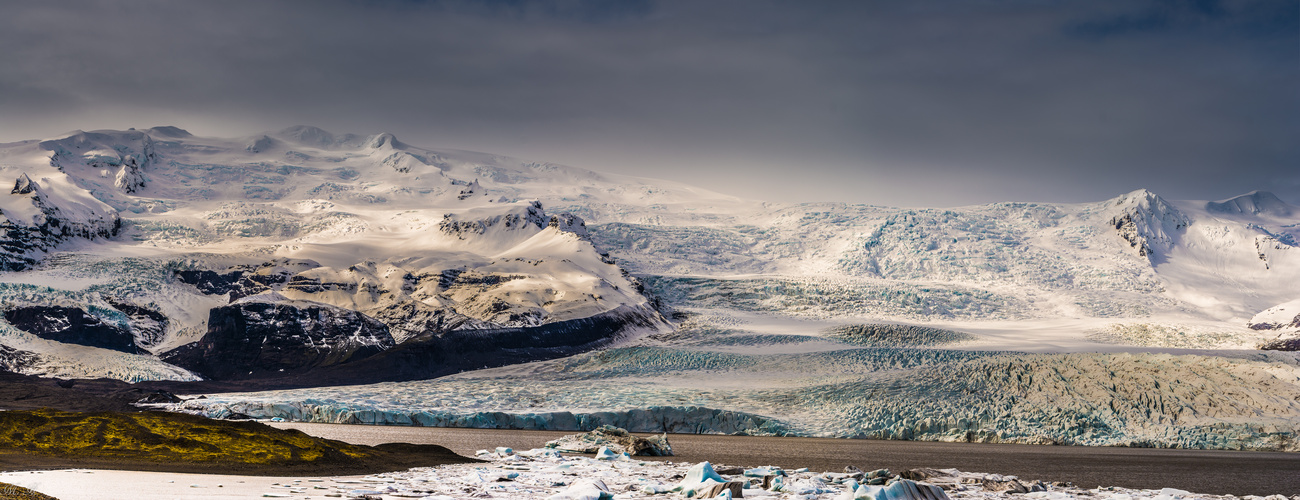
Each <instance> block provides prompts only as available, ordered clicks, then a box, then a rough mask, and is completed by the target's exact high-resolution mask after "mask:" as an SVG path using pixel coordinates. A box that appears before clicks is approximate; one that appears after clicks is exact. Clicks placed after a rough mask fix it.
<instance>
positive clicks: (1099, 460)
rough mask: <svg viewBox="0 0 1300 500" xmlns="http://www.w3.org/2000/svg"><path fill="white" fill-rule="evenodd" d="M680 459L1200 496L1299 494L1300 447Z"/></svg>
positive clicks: (741, 448) (851, 443)
mask: <svg viewBox="0 0 1300 500" xmlns="http://www.w3.org/2000/svg"><path fill="white" fill-rule="evenodd" d="M274 425H275V426H276V427H284V428H293V429H301V430H302V431H304V432H306V433H308V434H312V435H315V436H321V437H325V438H329V439H338V440H340V441H346V442H349V443H356V444H369V445H374V444H380V443H391V442H406V443H417V444H438V445H442V446H446V447H447V448H450V449H452V450H453V451H455V452H457V453H460V454H462V455H467V456H473V454H474V451H475V450H480V449H490V448H495V447H497V446H509V447H511V448H515V449H529V448H539V447H541V446H542V445H543V444H544V443H546V441H549V440H551V439H555V438H556V437H559V436H563V435H565V434H571V433H569V432H550V431H513V430H497V429H444V428H433V427H381V426H368V425H336V424H303V423H282V424H274ZM668 441H669V442H670V443H672V445H673V451H674V452H675V453H676V455H677V456H675V457H669V458H666V460H680V461H686V462H699V461H703V460H708V461H710V462H713V463H715V464H727V465H740V466H759V465H777V466H781V467H787V468H794V467H808V468H810V469H812V470H825V471H843V470H844V466H846V465H854V466H857V467H860V468H862V469H863V470H872V469H881V468H888V469H891V470H893V471H895V472H898V471H902V470H907V469H911V468H917V467H933V468H940V469H945V468H956V469H961V470H964V471H971V472H994V473H998V474H1012V475H1016V476H1020V478H1021V479H1028V480H1033V479H1041V480H1043V481H1069V482H1072V483H1074V484H1076V485H1079V486H1083V487H1087V488H1091V487H1095V486H1124V487H1128V488H1151V489H1155V488H1163V487H1172V488H1179V489H1183V490H1188V491H1193V492H1197V493H1214V494H1234V495H1270V494H1274V493H1282V494H1285V495H1288V496H1290V495H1297V494H1300V454H1295V453H1270V452H1249V451H1206V450H1156V449H1140V448H1087V447H1077V446H1031V445H1005V444H958V443H922V442H911V441H871V440H861V439H817V438H776V437H745V436H709V435H695V434H673V435H669V436H668Z"/></svg>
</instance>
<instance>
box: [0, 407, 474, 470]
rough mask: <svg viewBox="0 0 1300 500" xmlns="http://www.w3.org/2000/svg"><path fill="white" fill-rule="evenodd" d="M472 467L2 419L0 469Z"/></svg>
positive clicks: (448, 458) (330, 444)
mask: <svg viewBox="0 0 1300 500" xmlns="http://www.w3.org/2000/svg"><path fill="white" fill-rule="evenodd" d="M467 461H472V460H470V459H467V458H464V457H460V456H458V455H456V454H454V453H452V452H451V451H450V450H447V449H446V448H443V447H441V446H434V445H418V446H417V445H379V446H374V447H372V446H358V445H352V444H348V443H344V442H342V441H334V440H329V439H322V438H317V437H312V436H309V435H307V434H305V433H303V432H301V431H297V430H292V429H277V428H274V427H271V426H268V425H264V424H261V423H257V422H251V421H224V420H212V419H208V418H204V417H198V416H194V415H185V414H178V413H166V412H138V413H120V412H103V413H77V412H65V411H58V410H49V409H41V410H34V411H2V412H0V468H3V469H7V470H15V469H22V468H46V467H82V468H109V469H132V470H137V469H138V470H160V471H173V472H212V473H235V474H252V475H280V474H294V473H295V472H301V473H304V474H322V473H338V474H342V473H368V472H378V471H385V470H396V469H401V468H408V467H417V466H432V465H439V464H445V463H458V462H467Z"/></svg>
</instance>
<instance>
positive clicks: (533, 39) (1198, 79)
mask: <svg viewBox="0 0 1300 500" xmlns="http://www.w3.org/2000/svg"><path fill="white" fill-rule="evenodd" d="M163 124H167V125H176V126H179V127H182V128H185V129H188V130H190V131H191V132H193V133H195V134H198V135H216V136H243V135H251V134H253V133H256V132H260V131H265V130H275V129H280V128H283V127H286V126H289V125H296V124H309V125H316V126H319V127H322V128H325V129H327V130H330V131H333V132H336V133H342V132H353V133H377V132H384V131H387V132H392V133H395V134H397V136H398V137H399V138H401V139H402V140H403V141H405V142H408V143H411V144H415V145H419V146H425V147H435V148H437V147H446V148H459V149H471V150H479V151H487V152H492V153H500V154H507V155H512V156H517V157H521V158H525V159H530V160H542V161H550V162H556V163H564V164H568V165H573V166H577V167H583V168H588V169H592V170H597V171H602V172H614V173H625V174H633V175H641V176H646V177H657V178H665V179H672V180H678V181H683V182H688V183H692V184H696V185H700V186H703V187H706V188H710V189H713V190H716V191H721V192H725V193H730V194H735V195H740V196H745V197H750V198H758V199H766V200H774V201H848V202H858V203H872V204H882V205H901V206H953V205H963V204H972V203H984V202H993V201H1008V200H1015V201H1092V200H1100V199H1105V198H1110V197H1113V196H1115V195H1117V194H1120V193H1123V192H1127V191H1130V190H1133V189H1137V188H1143V187H1145V188H1149V189H1152V190H1154V191H1156V192H1157V193H1160V194H1162V195H1164V196H1166V197H1168V198H1174V199H1219V198H1226V197H1229V196H1233V195H1236V194H1240V193H1244V192H1246V191H1250V190H1255V189H1263V190H1270V191H1273V192H1275V193H1277V194H1278V195H1279V196H1281V197H1282V198H1284V199H1286V200H1288V201H1291V202H1292V203H1300V2H1296V1H1294V0H1276V1H1263V2H1255V1H1250V0H1232V1H1224V2H1214V1H1175V0H1170V1H1150V2H1148V1H1137V0H1117V1H1094V0H1088V1H1077V2H1068V1H1049V0H1035V1H1029V0H1026V1H996V2H994V1H979V0H972V1H961V2H955V1H934V2H916V1H910V0H908V1H902V0H900V1H867V0H863V1H850V2H794V1H784V2H764V1H737V2H713V1H682V2H655V1H646V2H641V1H628V0H620V1H556V2H518V1H500V2H420V1H400V2H398V1H393V2H384V1H302V2H276V1H250V2H238V1H225V0H223V1H219V2H182V1H173V0H167V1H157V2H152V1H147V0H138V1H129V2H128V1H121V2H63V1H60V2H6V3H5V4H3V5H2V6H0V142H9V141H14V140H20V139H32V138H41V137H48V136H52V135H55V134H58V133H61V132H65V131H68V130H72V129H85V130H90V129H96V128H122V129H124V128H127V127H149V126H154V125H163Z"/></svg>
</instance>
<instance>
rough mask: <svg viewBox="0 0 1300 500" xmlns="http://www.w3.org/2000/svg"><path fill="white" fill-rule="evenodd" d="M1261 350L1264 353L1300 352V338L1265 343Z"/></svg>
mask: <svg viewBox="0 0 1300 500" xmlns="http://www.w3.org/2000/svg"><path fill="white" fill-rule="evenodd" d="M1259 348H1260V350H1264V351H1300V336H1296V337H1291V338H1284V339H1277V340H1273V341H1270V342H1265V343H1264V344H1263V345H1260V346H1259Z"/></svg>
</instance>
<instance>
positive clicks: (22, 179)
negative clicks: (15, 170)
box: [9, 172, 36, 194]
mask: <svg viewBox="0 0 1300 500" xmlns="http://www.w3.org/2000/svg"><path fill="white" fill-rule="evenodd" d="M35 190H36V183H35V182H32V178H31V177H28V176H27V173H26V172H24V173H23V174H22V175H20V176H18V181H17V182H14V189H13V191H10V192H9V194H27V193H30V192H32V191H35Z"/></svg>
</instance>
